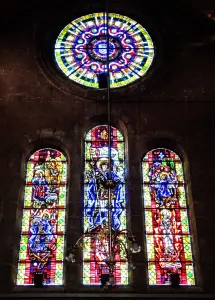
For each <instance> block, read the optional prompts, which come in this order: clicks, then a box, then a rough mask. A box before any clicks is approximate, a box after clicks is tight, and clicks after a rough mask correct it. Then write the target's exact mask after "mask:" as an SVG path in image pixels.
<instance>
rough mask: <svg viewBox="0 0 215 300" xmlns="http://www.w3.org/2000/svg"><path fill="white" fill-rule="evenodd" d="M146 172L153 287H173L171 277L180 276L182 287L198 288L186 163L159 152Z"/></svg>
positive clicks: (151, 154) (150, 158)
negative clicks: (188, 205)
mask: <svg viewBox="0 0 215 300" xmlns="http://www.w3.org/2000/svg"><path fill="white" fill-rule="evenodd" d="M142 172H143V193H144V194H143V195H144V212H145V228H146V246H147V256H148V277H149V284H150V285H164V284H170V273H172V272H178V273H179V275H180V284H181V285H195V278H194V268H193V256H192V247H191V236H190V229H189V219H188V210H187V200H186V192H185V182H184V175H183V165H182V162H181V160H180V158H179V156H178V155H177V154H176V153H174V152H173V151H170V150H168V149H155V150H152V151H150V152H148V153H147V154H146V156H145V157H144V159H143V164H142Z"/></svg>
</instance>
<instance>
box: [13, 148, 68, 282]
mask: <svg viewBox="0 0 215 300" xmlns="http://www.w3.org/2000/svg"><path fill="white" fill-rule="evenodd" d="M66 183H67V161H66V158H65V156H64V155H63V154H62V153H61V152H59V151H57V150H54V149H49V148H46V149H41V150H39V151H36V152H35V153H34V154H33V155H31V157H30V159H29V160H28V163H27V169H26V184H25V196H24V206H23V217H22V228H21V242H20V250H19V262H18V274H17V285H32V284H33V278H34V273H35V272H39V273H43V274H44V282H45V284H47V285H62V284H63V259H64V234H65V209H66Z"/></svg>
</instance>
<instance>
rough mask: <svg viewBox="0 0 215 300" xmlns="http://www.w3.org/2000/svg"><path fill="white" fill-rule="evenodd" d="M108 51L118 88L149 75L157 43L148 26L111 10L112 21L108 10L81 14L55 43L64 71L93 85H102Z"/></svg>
mask: <svg viewBox="0 0 215 300" xmlns="http://www.w3.org/2000/svg"><path fill="white" fill-rule="evenodd" d="M107 24H108V26H107ZM107 30H108V36H109V38H108V40H109V47H107V43H108V40H107ZM107 52H109V71H110V87H111V88H117V87H121V86H125V85H127V84H129V83H132V82H134V81H136V80H137V79H139V78H141V77H142V76H144V75H145V73H146V72H147V71H148V69H149V67H150V66H151V63H152V61H153V57H154V46H153V42H152V39H151V37H150V35H149V34H148V32H147V31H146V29H145V28H143V27H142V26H141V25H140V24H138V23H137V22H136V21H134V20H132V19H130V18H128V17H126V16H122V15H119V14H115V13H109V14H108V20H107V14H106V13H94V14H90V15H86V16H83V17H80V18H78V19H76V20H74V21H72V22H71V23H69V24H68V25H67V26H66V27H65V28H64V29H63V30H62V31H61V32H60V34H59V36H58V38H57V40H56V43H55V59H56V62H57V64H58V66H59V67H60V69H61V71H62V72H63V73H64V74H65V75H67V76H68V77H69V79H71V80H74V81H75V82H77V83H79V84H82V85H85V86H88V87H92V88H99V83H98V76H99V75H100V74H104V73H106V72H107Z"/></svg>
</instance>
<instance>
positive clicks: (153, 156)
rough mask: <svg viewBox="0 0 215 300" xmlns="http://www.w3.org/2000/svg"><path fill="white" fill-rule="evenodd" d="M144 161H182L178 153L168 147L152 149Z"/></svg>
mask: <svg viewBox="0 0 215 300" xmlns="http://www.w3.org/2000/svg"><path fill="white" fill-rule="evenodd" d="M143 160H144V161H147V160H148V161H164V160H166V161H167V160H177V161H181V159H180V157H179V156H178V154H176V153H175V152H174V151H172V150H169V149H166V148H157V149H153V150H150V151H149V152H148V153H147V154H146V155H145V156H144V158H143Z"/></svg>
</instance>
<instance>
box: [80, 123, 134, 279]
mask: <svg viewBox="0 0 215 300" xmlns="http://www.w3.org/2000/svg"><path fill="white" fill-rule="evenodd" d="M109 150H110V158H111V161H110V162H109ZM124 167H125V163H124V139H123V136H122V135H121V133H120V132H119V131H118V130H117V129H116V128H113V127H111V146H110V149H109V143H108V126H106V125H104V126H97V127H95V128H93V129H92V130H90V132H89V133H88V134H87V136H86V139H85V189H84V190H85V199H84V232H85V233H86V232H96V236H97V238H95V239H94V238H91V237H87V238H84V250H83V251H84V252H83V257H84V262H83V283H84V284H99V283H100V279H99V277H100V276H101V274H103V273H105V272H108V271H107V270H108V266H107V264H106V263H105V260H107V258H108V257H107V255H108V240H107V238H106V234H107V232H108V228H109V227H111V228H112V230H122V229H125V228H126V201H125V178H124ZM110 181H111V187H110V189H109V183H110ZM109 198H110V200H111V205H110V201H109ZM109 215H111V218H109ZM110 219H111V222H110V223H111V224H110V223H109V220H110ZM115 250H116V249H115ZM114 260H115V261H116V264H115V268H114V277H115V279H116V283H117V284H127V283H128V267H127V260H126V256H125V252H124V249H121V250H120V249H119V251H118V254H116V255H115V257H114Z"/></svg>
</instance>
